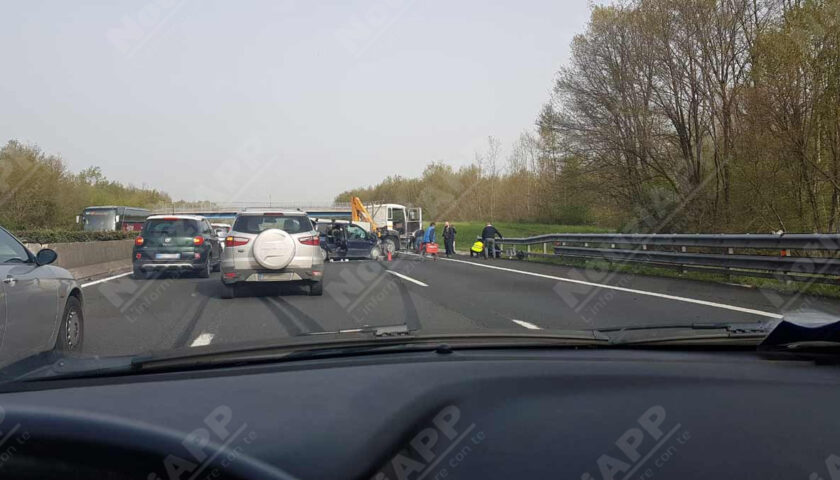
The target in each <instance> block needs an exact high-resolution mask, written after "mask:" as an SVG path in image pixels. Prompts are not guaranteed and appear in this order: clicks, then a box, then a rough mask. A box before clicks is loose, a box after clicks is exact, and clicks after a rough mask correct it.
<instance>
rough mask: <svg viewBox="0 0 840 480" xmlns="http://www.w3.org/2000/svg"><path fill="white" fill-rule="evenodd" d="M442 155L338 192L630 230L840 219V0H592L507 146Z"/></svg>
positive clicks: (784, 226) (838, 222) (838, 224)
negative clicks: (551, 79) (418, 170)
mask: <svg viewBox="0 0 840 480" xmlns="http://www.w3.org/2000/svg"><path fill="white" fill-rule="evenodd" d="M500 150H501V148H500V145H499V143H498V141H496V140H495V139H492V138H491V139H490V141H489V144H488V147H487V148H486V150H485V151H484V152H482V153H480V154H477V156H476V161H475V162H474V163H473V164H472V165H469V166H467V167H463V168H460V169H457V170H456V169H453V168H452V167H449V166H447V165H444V164H441V163H432V164H430V165H429V166H428V167H427V168H426V170H425V171H424V172H423V175H422V176H421V177H420V178H416V179H408V178H402V177H390V178H387V179H386V180H385V181H383V182H381V183H380V184H378V185H375V186H372V187H368V188H363V189H356V190H352V191H349V192H344V193H342V194H341V195H339V196H338V198H337V199H336V200H337V201H345V200H346V199H347V198H349V196H352V195H359V196H361V197H362V198H363V199H364V200H369V201H376V200H388V201H392V202H404V203H411V204H418V205H420V206H423V207H424V209H426V210H428V211H429V215H431V216H433V217H434V216H438V215H445V216H448V217H452V218H453V219H485V218H486V219H493V220H508V221H510V220H514V221H515V220H528V221H540V222H551V223H594V224H599V225H603V226H611V227H614V228H618V229H622V230H625V231H659V232H669V231H674V232H676V231H681V232H693V231H703V232H715V231H717V232H768V231H779V230H782V231H786V232H836V231H838V228H840V0H628V1H623V2H621V3H617V4H613V5H609V6H596V7H593V8H592V12H591V17H590V20H589V23H588V25H587V27H586V29H585V31H584V32H583V33H581V34H579V35H577V36H576V37H575V38H574V40H573V42H572V46H571V59H570V61H569V63H568V64H567V65H565V66H564V67H562V68H561V69H560V71H559V72H558V73H557V76H556V80H555V84H554V89H553V94H552V96H551V98H549V100H548V101H547V102H546V104H545V106H544V107H543V109H542V110H541V111H540V112H539V115H538V116H537V120H536V125H535V127H534V128H533V129H531V130H528V131H526V132H525V133H523V135H522V137H521V138H520V139H519V140H518V141H517V142H516V144H515V145H514V146H513V148H512V151H511V153H510V154H509V155H506V158H504V159H502V158H499V157H500V153H499V152H500Z"/></svg>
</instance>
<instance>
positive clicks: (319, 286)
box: [309, 282, 324, 297]
mask: <svg viewBox="0 0 840 480" xmlns="http://www.w3.org/2000/svg"><path fill="white" fill-rule="evenodd" d="M323 294H324V282H312V283H310V284H309V296H312V297H320V296H321V295H323Z"/></svg>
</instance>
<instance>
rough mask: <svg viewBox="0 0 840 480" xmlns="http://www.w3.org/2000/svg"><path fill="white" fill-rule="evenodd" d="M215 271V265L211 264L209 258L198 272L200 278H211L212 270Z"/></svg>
mask: <svg viewBox="0 0 840 480" xmlns="http://www.w3.org/2000/svg"><path fill="white" fill-rule="evenodd" d="M212 269H213V264H212V263H211V262H210V259H209V258H208V259H207V261H206V262H204V265H202V267H201V270H199V271H198V278H210V270H212Z"/></svg>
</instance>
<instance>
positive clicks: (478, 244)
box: [470, 237, 484, 257]
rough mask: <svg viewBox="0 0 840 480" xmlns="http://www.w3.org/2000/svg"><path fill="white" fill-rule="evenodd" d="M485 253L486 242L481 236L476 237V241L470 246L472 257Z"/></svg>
mask: <svg viewBox="0 0 840 480" xmlns="http://www.w3.org/2000/svg"><path fill="white" fill-rule="evenodd" d="M482 253H484V242H482V241H481V237H475V243H473V244H472V247H470V257H480V256H481V255H482Z"/></svg>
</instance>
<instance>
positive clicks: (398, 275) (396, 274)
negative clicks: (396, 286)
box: [385, 270, 428, 287]
mask: <svg viewBox="0 0 840 480" xmlns="http://www.w3.org/2000/svg"><path fill="white" fill-rule="evenodd" d="M385 271H386V272H388V273H390V274H391V275H394V276H397V277H400V278H402V279H403V280H408V281H409V282H411V283H416V284H417V285H420V286H421V287H428V285H426V284H425V283H423V282H421V281H420V280H415V279H413V278H411V277H409V276H408V275H403V274H402V273H397V272H395V271H393V270H385Z"/></svg>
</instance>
